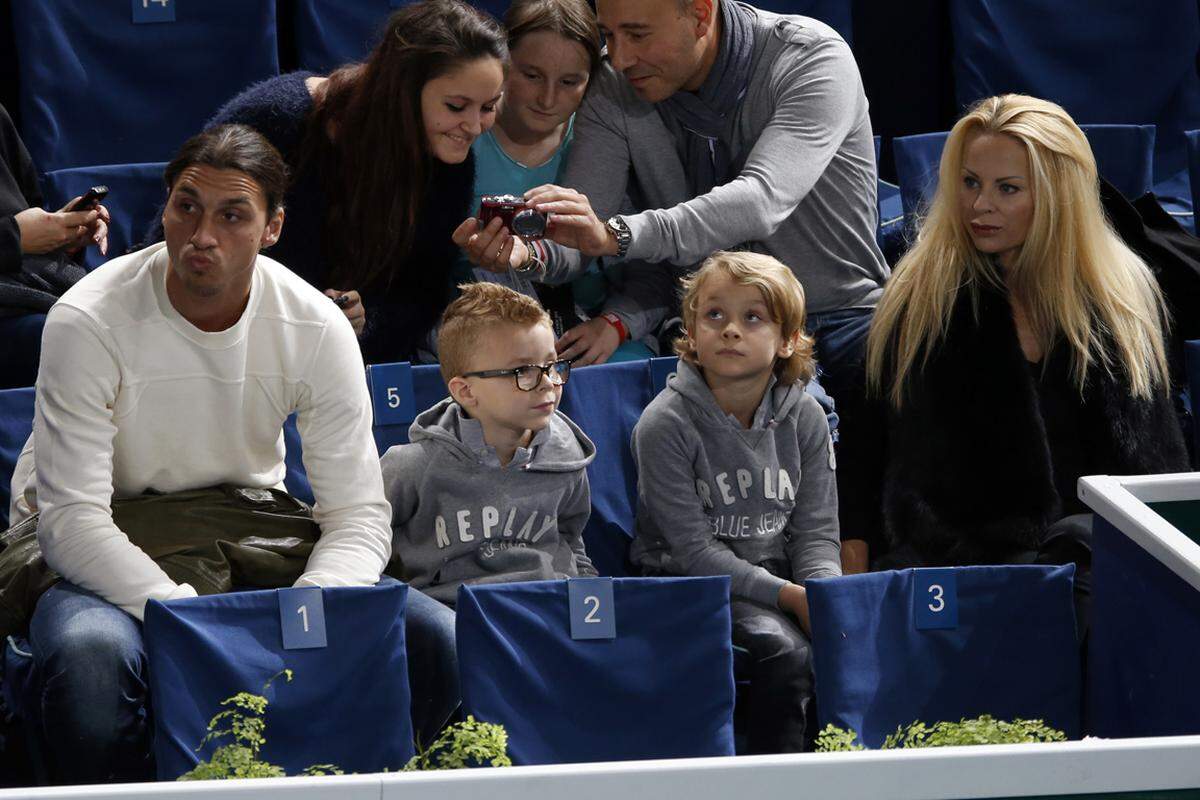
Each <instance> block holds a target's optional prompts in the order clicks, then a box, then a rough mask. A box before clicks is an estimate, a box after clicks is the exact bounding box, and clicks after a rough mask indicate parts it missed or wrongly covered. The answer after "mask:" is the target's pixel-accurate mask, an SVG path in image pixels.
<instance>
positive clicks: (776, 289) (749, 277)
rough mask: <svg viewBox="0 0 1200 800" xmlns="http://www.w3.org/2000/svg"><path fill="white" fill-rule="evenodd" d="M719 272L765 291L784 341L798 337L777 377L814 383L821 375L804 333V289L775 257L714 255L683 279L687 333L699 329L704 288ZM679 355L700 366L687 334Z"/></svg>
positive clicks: (777, 364)
mask: <svg viewBox="0 0 1200 800" xmlns="http://www.w3.org/2000/svg"><path fill="white" fill-rule="evenodd" d="M717 272H723V273H725V274H726V275H728V276H729V277H730V278H731V279H732V280H733V281H734V282H735V283H737V284H739V285H741V286H754V287H756V288H757V289H758V290H759V291H760V292H762V295H763V299H764V300H765V301H766V303H767V311H768V312H769V313H770V314H771V319H772V320H774V321H775V322H776V323H778V324H779V327H780V329H781V333H782V334H783V339H784V341H791V340H792V337H793V336H795V337H796V338H795V342H796V346H795V347H794V348H793V349H792V354H791V356H789V357H788V358H777V359H775V375H776V377H777V378H778V379H779V380H780V381H781V382H783V383H791V382H793V381H797V380H799V381H806V382H807V381H809V380H811V379H812V377H813V376H814V375H815V374H816V372H817V364H816V360H815V359H814V358H813V345H814V341H813V338H812V337H811V336H809V335H808V334H806V333H805V332H804V318H805V315H806V311H805V302H804V287H803V286H801V285H800V281H798V280H796V276H795V275H794V274H793V273H792V271H791V270H790V269H788V268H787V267H786V266H784V265H783V264H781V263H780V262H779V261H778V260H776V259H774V258H772V257H771V256H767V255H762V254H760V253H729V252H725V251H719V252H716V253H713V254H712V256H711V257H709V258H708V260H706V261H705V262H704V263H703V264H702V265H701V266H700V269H698V270H696V271H695V272H694V273H692V274H691V275H690V276H688V277H687V278H684V280H683V327H684V330H685V331H694V330H695V329H696V313H697V310H698V307H699V304H700V289H701V288H702V287H703V286H704V282H705V281H706V280H708V278H710V277H712V276H713V275H714V274H716V273H717ZM797 333H798V334H799V335H797ZM675 352H676V353H677V354H678V355H679V357H680V358H682V359H683V360H684V361H687V362H689V363H691V364H695V365H696V366H700V362H699V360H698V359H697V357H696V349H695V348H694V347H692V345H691V342H690V340H689V338H688V337H687V336H686V335H684V336H680V337H679V338H678V339H676V340H675Z"/></svg>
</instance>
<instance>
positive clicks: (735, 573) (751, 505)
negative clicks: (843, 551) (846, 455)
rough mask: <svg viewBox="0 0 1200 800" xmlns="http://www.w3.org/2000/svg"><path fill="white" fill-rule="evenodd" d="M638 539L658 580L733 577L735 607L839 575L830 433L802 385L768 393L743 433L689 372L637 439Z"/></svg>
mask: <svg viewBox="0 0 1200 800" xmlns="http://www.w3.org/2000/svg"><path fill="white" fill-rule="evenodd" d="M633 457H634V461H635V462H636V463H637V468H638V503H637V538H636V539H635V540H634V542H633V550H632V552H631V554H630V555H631V557H632V559H633V561H634V563H635V564H638V565H640V566H641V567H642V568H643V569H645V570H647V571H648V572H651V573H667V574H672V575H729V576H730V577H731V578H732V584H731V592H732V594H733V596H734V597H740V598H746V599H749V600H754V601H755V602H758V603H762V604H764V605H768V606H771V607H775V606H776V605H777V602H778V599H779V590H780V589H782V588H783V585H784V584H785V583H786V582H787V581H789V580H790V581H792V582H794V583H801V584H802V583H803V582H804V581H805V580H807V579H808V578H824V577H829V576H837V575H840V574H841V556H840V544H839V541H838V539H839V536H838V520H837V504H838V500H837V483H836V481H835V473H834V470H835V468H836V463H835V461H834V454H833V443H832V441H831V440H830V436H829V423H828V422H827V421H826V418H825V412H824V411H822V410H821V406H820V405H819V404H818V403H817V401H816V400H814V399H813V398H812V397H811V396H810V395H809V394H808V393H806V392H805V391H804V387H803V385H802V384H800V383H799V382H796V383H792V384H789V385H784V384H772V385H771V386H769V387H768V388H767V392H766V395H765V396H764V398H763V402H762V404H761V405H760V406H759V409H758V413H757V414H756V415H755V419H754V422H753V425H752V426H751V427H750V428H749V429H745V428H743V427H742V426H741V424H740V423H739V422H738V421H737V420H736V419H734V418H733V417H731V416H730V415H728V414H726V413H725V412H724V411H722V410H721V408H720V407H719V406H718V405H717V401H716V398H714V397H713V394H712V391H711V390H710V389H709V388H708V384H706V383H705V382H704V377H703V375H701V373H700V371H699V370H698V369H697V368H696V367H694V366H692V365H691V364H689V363H687V362H686V361H682V360H681V361H680V362H679V371H678V372H677V373H676V374H675V375H674V376H672V377H671V379H670V380H669V381H668V382H667V387H666V388H665V389H663V390H662V392H660V393H659V395H658V396H657V397H656V398H654V400H653V401H651V403H650V405H648V406H647V407H646V410H645V411H644V412H643V413H642V417H641V419H640V420H638V424H637V426H636V427H635V428H634V429H633Z"/></svg>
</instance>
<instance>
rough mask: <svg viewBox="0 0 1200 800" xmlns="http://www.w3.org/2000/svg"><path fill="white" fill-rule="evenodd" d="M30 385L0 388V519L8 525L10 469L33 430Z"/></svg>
mask: <svg viewBox="0 0 1200 800" xmlns="http://www.w3.org/2000/svg"><path fill="white" fill-rule="evenodd" d="M33 403H34V390H33V387H32V386H31V387H29V388H27V389H6V390H4V391H0V518H2V519H3V523H4V526H3V527H5V528H7V527H8V505H9V502H10V501H11V500H12V475H13V468H14V467H15V466H16V465H17V458H18V457H19V456H20V455H21V449H22V448H23V447H25V442H26V441H28V440H29V434H31V433H33Z"/></svg>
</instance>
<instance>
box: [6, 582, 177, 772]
mask: <svg viewBox="0 0 1200 800" xmlns="http://www.w3.org/2000/svg"><path fill="white" fill-rule="evenodd" d="M29 643H30V645H32V648H33V650H32V652H33V657H34V662H35V663H36V664H37V669H38V672H39V674H40V676H41V681H40V683H41V690H40V698H39V699H40V702H39V703H38V704H37V707H38V709H39V711H38V714H39V716H40V722H41V729H42V733H43V735H44V736H45V741H46V745H47V750H48V752H49V755H50V757H51V760H52V761H53V764H52V766H51V770H52V774H53V775H54V777H55V779H56V780H57V782H61V783H106V782H109V781H114V780H147V779H150V778H153V777H154V766H153V760H152V758H151V755H150V735H151V733H150V732H151V725H150V721H149V719H148V714H147V703H148V701H149V698H150V694H149V683H148V682H147V678H146V648H145V644H144V643H143V641H142V625H141V623H140V622H138V621H137V620H136V619H134V618H133V617H131V616H129V614H126V613H125V612H124V611H122V610H121V609H119V608H117V607H116V606H114V605H112V604H111V603H109V602H107V601H105V600H102V599H100V598H99V597H97V596H96V595H94V594H92V593H91V592H89V591H87V590H86V589H82V588H80V587H78V586H76V585H74V584H72V583H67V582H66V581H63V582H61V583H59V584H57V585H55V586H53V587H51V589H50V590H49V591H47V592H46V593H45V594H44V595H42V597H41V599H40V600H39V601H38V604H37V608H36V609H35V611H34V613H33V620H32V622H30V625H29Z"/></svg>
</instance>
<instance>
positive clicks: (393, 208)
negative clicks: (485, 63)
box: [301, 0, 508, 288]
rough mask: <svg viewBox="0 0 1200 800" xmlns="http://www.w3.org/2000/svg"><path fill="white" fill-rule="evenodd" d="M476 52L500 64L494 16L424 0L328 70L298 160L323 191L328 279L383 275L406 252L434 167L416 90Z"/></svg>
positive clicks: (501, 42) (365, 280)
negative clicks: (354, 57) (358, 58)
mask: <svg viewBox="0 0 1200 800" xmlns="http://www.w3.org/2000/svg"><path fill="white" fill-rule="evenodd" d="M480 58H495V59H497V60H499V61H501V62H503V63H505V64H507V62H508V47H507V45H506V42H505V34H504V31H503V29H501V27H500V25H499V23H498V22H496V20H494V19H492V18H491V17H490V16H488V15H487V14H485V13H484V12H482V11H479V10H478V9H476V8H474V7H472V6H470V5H468V4H467V3H465V2H461V0H423V2H418V3H414V4H412V5H409V6H405V7H404V8H401V9H399V10H398V11H396V12H395V13H394V14H392V16H391V18H390V19H389V20H388V24H387V29H386V30H385V31H384V34H383V39H382V40H381V41H380V43H379V45H378V46H376V48H375V49H374V50H373V51H372V52H371V55H370V56H369V57H368V58H367V60H366V62H364V63H362V64H350V65H347V66H345V67H341V68H340V69H338V70H336V71H334V72H333V73H332V74H330V76H329V79H328V80H327V81H326V83H325V85H324V87H323V89H324V91H323V92H322V93H321V95H320V96H319V97H318V98H317V99H316V102H315V103H314V107H313V112H312V114H311V116H310V117H309V119H308V123H307V128H308V130H307V133H306V137H305V144H304V151H303V155H302V158H301V161H302V163H306V164H312V165H315V166H316V167H317V169H318V172H319V177H320V180H321V183H322V184H323V186H324V188H325V192H326V195H327V197H328V202H329V208H328V213H327V215H326V220H325V223H326V224H325V240H326V242H327V246H328V247H329V252H330V253H336V254H337V257H336V259H335V260H334V263H333V265H332V267H333V269H332V273H331V275H330V278H331V280H332V281H333V285H335V286H339V287H343V288H362V287H364V286H368V285H370V284H372V283H374V282H375V281H377V280H379V279H384V280H385V281H387V282H390V281H391V279H392V278H393V277H394V273H395V269H396V267H397V265H399V264H401V263H402V262H403V261H404V259H405V257H406V256H407V255H408V254H409V252H410V251H411V250H412V248H413V240H414V238H415V237H416V236H417V225H418V219H419V216H420V210H421V205H422V202H423V200H424V197H425V195H426V193H427V191H428V190H429V184H430V177H431V175H432V173H433V155H432V154H431V153H430V151H429V145H428V142H427V140H426V136H425V124H424V119H423V117H422V114H421V89H422V88H423V87H424V86H425V84H426V83H427V82H429V81H430V80H433V79H434V78H438V77H440V76H442V75H445V74H446V73H447V72H450V71H451V70H453V69H455V68H456V67H458V66H460V65H462V64H465V63H469V62H471V61H475V60H477V59H480Z"/></svg>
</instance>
